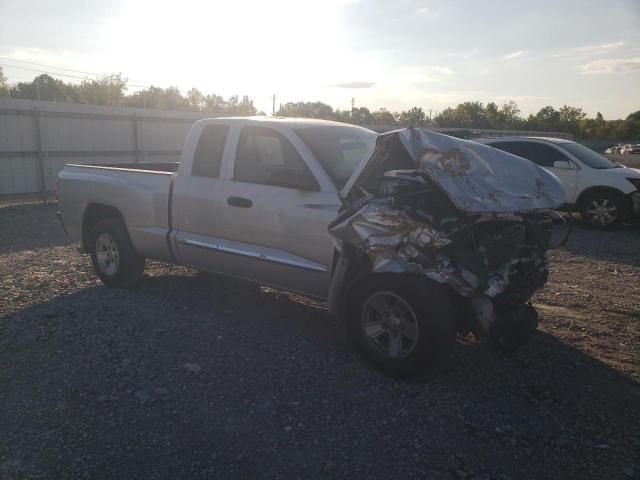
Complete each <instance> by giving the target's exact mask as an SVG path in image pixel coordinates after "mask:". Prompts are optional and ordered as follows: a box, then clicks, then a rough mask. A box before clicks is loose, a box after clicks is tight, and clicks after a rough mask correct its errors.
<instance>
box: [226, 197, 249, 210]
mask: <svg viewBox="0 0 640 480" xmlns="http://www.w3.org/2000/svg"><path fill="white" fill-rule="evenodd" d="M227 203H228V204H229V205H231V206H233V207H242V208H250V207H251V206H252V205H253V202H252V201H251V200H249V199H248V198H244V197H229V198H227Z"/></svg>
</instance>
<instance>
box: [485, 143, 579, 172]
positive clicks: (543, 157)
mask: <svg viewBox="0 0 640 480" xmlns="http://www.w3.org/2000/svg"><path fill="white" fill-rule="evenodd" d="M491 146H492V147H495V148H499V149H500V150H504V151H505V152H509V153H513V154H514V155H518V156H519V157H522V158H526V159H527V160H531V161H532V162H533V163H537V164H538V165H540V166H541V167H553V162H555V161H556V160H564V161H567V160H568V159H567V158H566V157H565V156H564V155H563V154H562V153H561V152H559V151H558V150H556V149H555V148H553V147H551V146H549V145H545V144H543V143H537V142H498V143H493V144H491Z"/></svg>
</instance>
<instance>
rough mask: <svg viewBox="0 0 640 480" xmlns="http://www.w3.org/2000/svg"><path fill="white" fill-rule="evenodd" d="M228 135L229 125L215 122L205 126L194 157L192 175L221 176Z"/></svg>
mask: <svg viewBox="0 0 640 480" xmlns="http://www.w3.org/2000/svg"><path fill="white" fill-rule="evenodd" d="M228 135H229V125H222V124H213V125H207V126H206V127H204V129H203V130H202V133H201V134H200V138H199V139H198V146H197V147H196V153H195V155H194V157H193V166H192V167H191V175H193V176H196V177H212V178H217V177H219V176H220V165H221V164H222V155H223V153H224V146H225V144H226V143H227V136H228Z"/></svg>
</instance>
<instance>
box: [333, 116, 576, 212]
mask: <svg viewBox="0 0 640 480" xmlns="http://www.w3.org/2000/svg"><path fill="white" fill-rule="evenodd" d="M397 140H399V141H397ZM399 149H403V150H404V152H400V151H398V150H399ZM401 157H402V158H403V159H404V160H402V161H400V162H399V161H398V158H401ZM392 170H418V171H420V172H423V173H426V174H427V175H428V176H429V177H430V178H431V179H432V180H433V181H434V182H435V183H436V184H437V185H438V186H439V187H440V188H441V189H442V190H443V192H444V193H445V194H446V195H447V196H448V197H449V198H450V200H451V201H452V202H453V204H454V205H455V206H456V207H457V208H459V209H460V210H462V211H464V212H466V213H478V214H486V213H515V212H529V211H535V210H547V209H553V208H557V207H559V206H560V205H562V204H563V203H564V202H565V199H566V191H565V189H564V186H563V185H562V183H561V182H560V180H559V179H558V178H557V177H556V176H555V175H554V174H552V173H550V172H548V171H547V170H544V169H543V168H541V167H539V166H538V165H536V164H534V163H533V162H530V161H529V160H525V159H524V158H521V157H518V156H515V155H512V154H510V153H507V152H503V151H501V150H497V149H495V148H493V147H490V146H488V145H482V144H479V143H475V142H471V141H468V140H462V139H459V138H455V137H450V136H448V135H443V134H440V133H436V132H432V131H429V130H425V129H417V128H405V129H402V130H396V131H394V132H390V133H386V134H383V135H380V136H379V137H378V139H377V142H376V147H375V149H374V151H373V153H372V155H371V156H370V157H369V158H368V159H366V160H363V162H361V163H360V165H359V166H358V168H357V169H356V171H355V172H354V174H353V176H352V177H351V178H350V179H349V181H348V182H347V184H346V185H345V187H344V188H343V189H342V190H341V192H340V196H341V197H342V199H343V200H344V201H345V202H346V203H347V204H349V203H350V200H355V198H353V195H354V192H357V191H358V190H360V188H361V187H363V186H364V185H365V184H366V182H368V181H369V180H371V178H372V177H375V176H380V175H381V174H387V175H388V174H393V172H389V171H392Z"/></svg>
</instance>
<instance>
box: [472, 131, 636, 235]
mask: <svg viewBox="0 0 640 480" xmlns="http://www.w3.org/2000/svg"><path fill="white" fill-rule="evenodd" d="M474 141H476V142H478V143H484V144H485V145H490V146H492V147H494V148H497V149H500V150H504V151H505V152H509V153H512V154H514V155H518V156H519V157H523V158H526V159H527V160H531V161H532V162H534V163H537V164H538V165H540V166H541V167H543V168H545V169H547V170H549V171H550V172H552V173H554V174H555V175H556V176H558V178H560V180H561V181H562V183H563V184H564V186H565V188H566V190H567V204H568V205H567V207H568V209H571V210H575V211H578V212H580V213H581V215H582V219H583V221H584V222H585V223H586V224H587V225H589V226H591V227H594V228H609V227H613V226H615V225H617V224H619V223H620V222H622V221H625V220H630V219H631V218H632V217H638V216H640V170H637V169H634V168H626V167H623V166H621V165H618V164H616V163H613V162H611V161H610V160H608V159H607V158H605V157H603V156H602V155H600V154H598V153H596V152H594V151H593V150H591V149H590V148H587V147H585V146H584V145H580V144H579V143H576V142H572V141H569V140H562V139H559V138H543V137H500V138H478V139H475V140H474Z"/></svg>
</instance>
